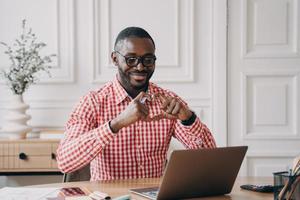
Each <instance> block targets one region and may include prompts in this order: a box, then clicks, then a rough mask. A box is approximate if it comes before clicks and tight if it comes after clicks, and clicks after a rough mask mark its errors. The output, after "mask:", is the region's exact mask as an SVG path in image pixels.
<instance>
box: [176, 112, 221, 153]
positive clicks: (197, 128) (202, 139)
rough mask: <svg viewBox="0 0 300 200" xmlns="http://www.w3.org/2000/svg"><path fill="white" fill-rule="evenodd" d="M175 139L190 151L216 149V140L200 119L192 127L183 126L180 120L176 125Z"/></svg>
mask: <svg viewBox="0 0 300 200" xmlns="http://www.w3.org/2000/svg"><path fill="white" fill-rule="evenodd" d="M174 137H175V138H177V139H178V140H179V141H180V142H181V143H182V144H183V145H184V146H185V147H186V148H188V149H199V148H215V147H216V142H215V139H214V137H213V135H212V133H211V132H210V130H209V129H208V128H207V126H206V125H205V124H203V123H202V122H201V121H200V119H199V117H197V118H196V120H195V121H194V123H193V124H192V125H190V126H185V125H183V124H181V122H180V120H178V121H177V122H176V123H175V129H174Z"/></svg>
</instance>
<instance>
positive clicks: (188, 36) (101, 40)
mask: <svg viewBox="0 0 300 200" xmlns="http://www.w3.org/2000/svg"><path fill="white" fill-rule="evenodd" d="M174 2H175V4H176V5H175V7H176V13H177V14H176V16H175V19H176V23H177V33H175V34H176V38H177V39H176V40H177V44H176V46H177V50H176V52H177V56H176V62H175V63H170V64H167V65H159V66H157V67H159V70H161V71H162V72H161V73H158V74H156V76H155V82H158V83H173V82H178V83H190V82H194V81H195V78H194V71H195V69H194V68H195V65H194V59H195V58H194V53H195V51H194V43H195V41H194V26H195V20H194V13H195V12H194V0H191V1H179V0H176V1H174ZM89 4H90V6H89V7H90V11H91V12H90V13H91V14H90V18H91V20H90V21H91V22H92V23H90V33H91V35H90V38H91V39H90V41H89V43H90V50H91V53H90V55H91V57H90V60H91V61H90V63H91V64H90V65H91V66H93V72H92V76H93V77H92V78H91V82H92V83H105V82H107V81H109V80H111V77H112V76H113V75H114V74H115V73H114V68H115V67H114V66H113V65H112V63H111V62H110V51H111V50H112V47H111V39H112V38H111V35H112V34H111V27H110V24H111V23H110V21H111V17H110V15H111V9H112V7H111V3H110V1H109V0H104V1H101V2H99V1H96V0H90V1H89ZM180 4H186V5H185V6H180ZM181 8H185V9H186V10H182V9H181ZM181 18H182V19H181ZM181 21H183V22H184V25H185V26H187V28H184V29H183V28H180V27H182V26H183V23H182V22H181ZM100 30H101V31H100ZM184 43H185V44H186V43H187V45H185V46H187V49H184V48H183V45H182V44H184ZM179 52H182V53H181V54H180V53H179ZM180 55H182V57H180ZM170 69H172V70H173V75H172V76H169V75H168V73H164V72H165V71H164V70H170Z"/></svg>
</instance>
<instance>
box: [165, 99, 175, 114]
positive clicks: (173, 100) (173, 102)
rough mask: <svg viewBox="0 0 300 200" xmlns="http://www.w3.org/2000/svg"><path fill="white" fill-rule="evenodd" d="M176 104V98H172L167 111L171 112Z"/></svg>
mask: <svg viewBox="0 0 300 200" xmlns="http://www.w3.org/2000/svg"><path fill="white" fill-rule="evenodd" d="M175 106H176V99H172V100H171V102H170V103H169V105H168V107H167V110H166V113H168V114H171V113H172V111H173V109H174V107H175Z"/></svg>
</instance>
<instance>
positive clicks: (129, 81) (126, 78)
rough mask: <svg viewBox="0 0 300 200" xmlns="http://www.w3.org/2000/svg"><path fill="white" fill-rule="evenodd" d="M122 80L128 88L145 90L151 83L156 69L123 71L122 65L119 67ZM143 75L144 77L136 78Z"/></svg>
mask: <svg viewBox="0 0 300 200" xmlns="http://www.w3.org/2000/svg"><path fill="white" fill-rule="evenodd" d="M118 71H119V77H120V82H121V83H122V85H123V87H124V88H125V89H126V90H130V89H131V90H132V89H133V90H138V91H140V90H145V89H146V88H147V87H148V85H149V80H150V78H151V77H152V75H153V73H154V70H153V71H152V70H151V71H150V70H148V71H146V70H144V71H136V70H135V71H134V70H133V71H127V72H125V71H123V70H122V69H121V68H120V67H118ZM136 76H138V77H139V76H141V77H144V78H142V79H135V78H134V77H136Z"/></svg>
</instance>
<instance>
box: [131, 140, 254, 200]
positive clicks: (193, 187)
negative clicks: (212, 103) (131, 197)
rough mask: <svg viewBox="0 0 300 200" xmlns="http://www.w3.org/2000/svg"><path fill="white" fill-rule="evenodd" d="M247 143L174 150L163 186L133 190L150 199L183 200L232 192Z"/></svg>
mask: <svg viewBox="0 0 300 200" xmlns="http://www.w3.org/2000/svg"><path fill="white" fill-rule="evenodd" d="M247 149H248V147H247V146H236V147H222V148H214V149H196V150H175V151H173V152H172V154H171V157H170V160H169V162H168V165H167V167H166V170H165V173H164V175H163V178H162V180H161V183H160V186H159V187H156V188H137V189H130V192H132V193H135V194H138V195H141V196H143V197H146V198H148V199H157V200H161V199H183V198H194V197H205V196H216V195H224V194H228V193H230V192H231V190H232V187H233V184H234V182H235V179H236V177H237V174H238V172H239V170H240V167H241V164H242V161H243V159H244V156H245V154H246V151H247Z"/></svg>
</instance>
